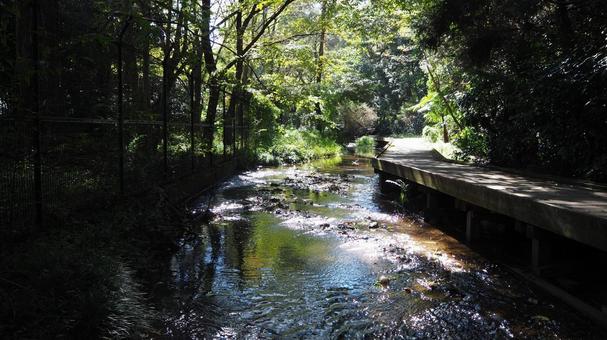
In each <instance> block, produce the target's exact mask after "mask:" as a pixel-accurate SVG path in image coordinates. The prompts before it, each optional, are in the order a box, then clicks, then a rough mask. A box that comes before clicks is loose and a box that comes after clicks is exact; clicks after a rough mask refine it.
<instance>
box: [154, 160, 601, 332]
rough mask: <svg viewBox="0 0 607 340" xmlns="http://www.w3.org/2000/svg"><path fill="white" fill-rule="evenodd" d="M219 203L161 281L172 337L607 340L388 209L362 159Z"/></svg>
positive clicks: (268, 173)
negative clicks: (582, 339) (208, 221)
mask: <svg viewBox="0 0 607 340" xmlns="http://www.w3.org/2000/svg"><path fill="white" fill-rule="evenodd" d="M209 199H211V205H210V207H211V210H212V211H213V212H214V213H215V217H214V219H213V220H212V222H210V223H209V224H208V225H203V226H201V230H200V235H199V236H200V237H194V238H191V239H189V240H184V241H183V246H182V247H181V248H180V249H179V251H178V252H177V254H176V255H175V256H174V257H173V258H172V260H171V263H170V268H169V270H168V273H169V274H168V275H167V276H168V278H167V279H166V282H159V283H158V284H159V286H160V287H159V288H158V289H157V291H156V293H155V295H156V298H157V299H159V300H160V301H161V303H160V305H161V306H163V307H162V308H163V309H162V310H161V311H160V313H161V314H162V315H163V316H164V320H165V326H164V327H165V328H164V332H165V336H166V337H181V338H239V339H240V338H249V339H254V338H378V337H387V338H462V339H470V338H481V339H485V338H511V337H515V338H537V337H540V338H579V337H596V338H600V337H601V334H602V333H599V332H598V331H597V330H596V329H595V328H594V326H592V325H590V324H588V323H587V322H585V321H583V320H582V319H581V318H579V317H578V316H576V315H575V313H573V312H571V311H570V310H569V309H567V308H566V307H563V306H562V305H560V304H558V303H556V302H555V301H554V300H553V299H550V298H548V297H545V296H543V295H541V294H539V293H538V292H536V291H534V290H533V289H531V288H530V287H529V286H528V285H526V284H525V283H523V282H521V281H520V280H518V279H517V278H516V277H514V276H512V275H510V274H508V272H506V271H504V270H503V269H502V268H500V266H499V265H496V264H493V263H491V262H490V261H488V260H485V259H483V258H482V257H480V256H478V255H476V254H475V253H474V252H472V251H470V250H469V249H468V248H466V247H465V246H463V245H462V244H460V243H459V242H457V241H456V240H455V239H453V238H451V237H450V236H447V235H446V234H444V233H443V232H441V231H439V230H437V229H435V228H433V227H431V226H428V225H425V224H424V223H422V222H421V221H420V220H419V218H417V217H416V216H415V215H412V214H409V213H407V212H406V211H403V210H402V209H400V208H399V207H398V206H396V205H395V204H394V203H392V202H391V201H389V200H387V199H385V198H383V197H382V195H381V194H380V193H379V184H378V178H377V176H376V175H374V174H373V170H372V168H371V167H370V166H369V164H368V162H366V161H364V160H356V159H355V158H351V157H347V158H345V159H344V160H343V161H341V162H324V163H319V164H315V165H308V166H299V167H284V168H259V169H257V170H254V171H249V172H246V173H243V174H241V175H239V176H235V177H233V178H231V179H230V180H229V181H227V182H226V183H225V184H224V185H223V186H221V187H220V188H219V189H218V190H217V191H216V193H215V195H214V197H212V198H209V197H202V198H201V199H200V203H199V206H198V209H201V210H204V209H206V208H207V206H208V204H209V202H208V200H209ZM380 278H381V280H380Z"/></svg>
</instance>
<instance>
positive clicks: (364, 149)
mask: <svg viewBox="0 0 607 340" xmlns="http://www.w3.org/2000/svg"><path fill="white" fill-rule="evenodd" d="M374 150H375V140H374V139H373V137H370V136H363V137H360V138H358V139H357V140H356V154H357V155H361V156H373V155H374V152H373V151H374Z"/></svg>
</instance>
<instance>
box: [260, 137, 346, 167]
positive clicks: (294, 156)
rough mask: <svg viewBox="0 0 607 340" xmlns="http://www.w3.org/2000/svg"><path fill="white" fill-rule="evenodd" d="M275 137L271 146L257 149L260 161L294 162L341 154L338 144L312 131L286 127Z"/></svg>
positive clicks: (269, 162) (273, 162) (267, 162)
mask: <svg viewBox="0 0 607 340" xmlns="http://www.w3.org/2000/svg"><path fill="white" fill-rule="evenodd" d="M275 138H276V139H275V141H274V143H273V144H272V145H271V146H269V147H261V148H259V149H258V150H257V152H256V154H257V155H258V159H259V161H260V162H261V163H264V164H294V163H301V162H308V161H311V160H313V159H319V158H329V157H336V156H339V155H340V154H341V146H340V145H339V144H337V143H336V142H335V141H334V140H333V139H331V138H328V137H323V136H321V135H320V134H319V133H318V132H314V131H302V130H295V129H287V130H285V131H284V132H282V133H280V134H279V135H278V136H276V137H275Z"/></svg>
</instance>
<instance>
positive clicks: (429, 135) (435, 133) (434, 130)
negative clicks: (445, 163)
mask: <svg viewBox="0 0 607 340" xmlns="http://www.w3.org/2000/svg"><path fill="white" fill-rule="evenodd" d="M442 134H443V128H442V126H440V125H426V126H424V130H423V131H422V136H424V137H425V138H426V139H427V140H429V141H430V142H432V143H436V142H437V141H439V140H440V139H442Z"/></svg>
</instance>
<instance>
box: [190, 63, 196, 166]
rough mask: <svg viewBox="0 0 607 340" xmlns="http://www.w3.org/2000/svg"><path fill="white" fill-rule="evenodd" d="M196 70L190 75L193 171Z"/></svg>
mask: <svg viewBox="0 0 607 340" xmlns="http://www.w3.org/2000/svg"><path fill="white" fill-rule="evenodd" d="M195 114H196V113H195V112H194V72H192V75H191V76H190V162H191V168H192V173H194V169H195V163H194V162H195V161H194V152H195V151H194V115H195Z"/></svg>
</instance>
